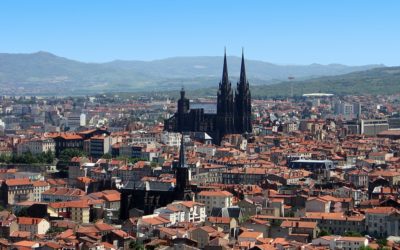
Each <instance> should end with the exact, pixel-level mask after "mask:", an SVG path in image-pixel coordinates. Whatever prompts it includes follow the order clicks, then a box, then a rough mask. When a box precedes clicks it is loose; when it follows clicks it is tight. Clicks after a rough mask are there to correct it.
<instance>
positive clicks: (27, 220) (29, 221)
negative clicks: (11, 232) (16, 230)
mask: <svg viewBox="0 0 400 250" xmlns="http://www.w3.org/2000/svg"><path fill="white" fill-rule="evenodd" d="M43 220H45V219H43V218H33V217H18V218H17V223H18V224H23V225H37V224H39V223H40V222H42V221H43Z"/></svg>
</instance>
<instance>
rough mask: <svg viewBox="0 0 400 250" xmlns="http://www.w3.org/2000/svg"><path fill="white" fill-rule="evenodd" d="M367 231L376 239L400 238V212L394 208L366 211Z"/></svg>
mask: <svg viewBox="0 0 400 250" xmlns="http://www.w3.org/2000/svg"><path fill="white" fill-rule="evenodd" d="M365 231H366V232H368V233H369V234H370V235H373V236H376V237H387V236H389V235H390V236H399V235H400V213H399V211H398V210H396V209H395V208H393V207H375V208H368V209H365Z"/></svg>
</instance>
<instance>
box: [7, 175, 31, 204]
mask: <svg viewBox="0 0 400 250" xmlns="http://www.w3.org/2000/svg"><path fill="white" fill-rule="evenodd" d="M1 190H2V199H3V202H4V204H5V205H14V204H16V203H18V202H23V201H33V200H34V186H33V182H31V180H29V179H27V178H26V179H9V180H6V181H5V182H4V183H3V184H2V186H1Z"/></svg>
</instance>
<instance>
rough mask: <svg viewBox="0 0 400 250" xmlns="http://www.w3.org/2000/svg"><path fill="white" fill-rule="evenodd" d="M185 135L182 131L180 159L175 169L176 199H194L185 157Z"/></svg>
mask: <svg viewBox="0 0 400 250" xmlns="http://www.w3.org/2000/svg"><path fill="white" fill-rule="evenodd" d="M184 139H185V136H184V135H183V133H182V139H181V146H180V149H179V161H178V164H177V166H176V169H175V178H176V186H175V199H176V200H193V194H192V190H191V188H190V181H189V175H190V172H189V168H188V167H187V165H186V159H185V140H184Z"/></svg>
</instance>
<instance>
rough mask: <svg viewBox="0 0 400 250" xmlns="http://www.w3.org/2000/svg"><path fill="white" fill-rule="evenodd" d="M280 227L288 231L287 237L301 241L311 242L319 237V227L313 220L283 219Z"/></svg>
mask: <svg viewBox="0 0 400 250" xmlns="http://www.w3.org/2000/svg"><path fill="white" fill-rule="evenodd" d="M280 227H281V228H282V229H283V230H284V232H286V233H285V234H286V237H289V238H292V239H295V240H297V241H300V242H305V243H307V242H310V241H311V239H314V238H316V237H317V235H318V233H319V228H318V226H317V223H316V222H311V221H283V222H282V224H281V225H280Z"/></svg>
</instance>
